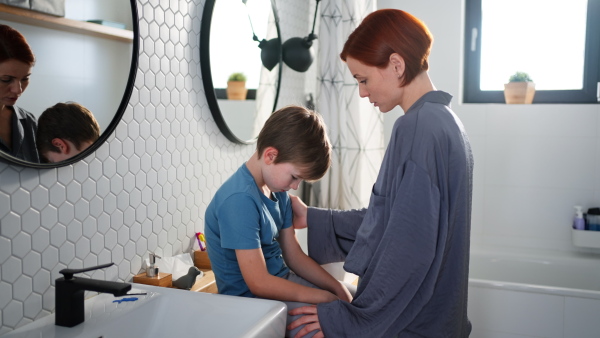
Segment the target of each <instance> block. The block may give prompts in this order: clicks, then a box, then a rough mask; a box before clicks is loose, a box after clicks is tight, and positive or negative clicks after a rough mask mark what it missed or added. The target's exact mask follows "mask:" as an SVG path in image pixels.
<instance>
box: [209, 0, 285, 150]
mask: <svg viewBox="0 0 600 338" xmlns="http://www.w3.org/2000/svg"><path fill="white" fill-rule="evenodd" d="M211 5H214V7H212V11H210V6H211ZM272 6H273V4H272V2H271V1H270V0H247V1H215V0H213V1H210V0H209V1H207V3H206V7H205V14H206V13H212V17H211V18H210V19H209V20H207V21H206V22H208V23H209V26H203V27H202V29H203V31H204V32H203V36H206V35H205V34H206V32H205V31H209V39H207V40H208V41H209V43H208V44H207V43H206V40H204V39H203V40H201V48H202V51H201V57H203V55H204V58H203V60H202V63H203V67H206V63H209V66H210V72H208V73H210V76H209V77H206V74H207V72H204V69H205V68H203V75H204V76H203V80H204V81H205V89H206V95H207V100H208V101H209V105H210V106H211V112H212V113H213V116H214V115H216V116H215V120H216V121H217V123H218V124H219V121H220V119H222V122H223V125H221V124H219V127H220V128H221V131H222V132H223V133H224V134H225V135H226V136H227V137H228V138H229V139H230V140H231V141H234V142H238V143H249V142H252V141H254V140H255V138H256V137H257V136H258V132H259V131H260V129H261V128H262V126H263V124H264V122H265V121H266V119H267V118H268V117H269V115H270V114H271V113H272V112H273V110H274V109H275V106H276V104H277V96H278V94H279V80H280V76H281V66H280V61H281V52H280V45H281V42H280V40H279V31H278V23H277V20H276V14H275V13H274V12H273V10H272V9H273V7H272ZM206 22H205V21H204V20H203V24H205V23H206ZM232 23H233V24H232ZM203 44H204V45H203ZM273 44H276V46H275V47H277V48H276V51H277V52H276V54H275V62H267V61H265V59H264V57H265V53H264V51H265V48H270V47H273ZM261 49H262V50H261ZM261 53H262V56H263V59H261ZM206 54H208V55H209V58H206ZM207 59H208V60H207ZM271 59H272V58H271ZM265 62H267V63H268V65H266V66H263V64H264V63H265ZM267 67H269V68H271V69H268V68H267ZM207 80H208V81H210V83H209V84H207V83H206V81H207ZM244 82H245V83H244ZM234 86H242V89H241V90H240V92H241V94H240V95H241V96H240V97H236V96H235V93H234V92H235V91H236V89H234ZM212 89H214V90H212ZM213 91H214V94H215V97H212V92H213ZM244 93H245V94H244Z"/></svg>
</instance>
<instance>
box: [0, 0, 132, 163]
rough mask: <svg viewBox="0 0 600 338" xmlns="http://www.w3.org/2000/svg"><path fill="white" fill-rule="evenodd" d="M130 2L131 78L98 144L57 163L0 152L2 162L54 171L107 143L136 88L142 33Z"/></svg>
mask: <svg viewBox="0 0 600 338" xmlns="http://www.w3.org/2000/svg"><path fill="white" fill-rule="evenodd" d="M129 2H130V4H131V22H132V29H133V50H132V53H131V54H132V55H131V66H130V68H129V78H128V79H127V85H126V86H125V92H124V93H123V98H122V99H121V104H119V108H118V109H117V112H116V113H115V116H114V117H113V119H112V120H111V122H110V124H109V125H108V127H107V128H106V130H104V132H103V133H102V134H101V135H100V137H99V138H98V140H96V142H94V143H93V144H92V145H91V146H89V147H88V148H87V149H85V150H84V151H82V152H81V153H79V154H77V155H75V156H73V157H71V158H68V159H66V160H64V161H60V162H56V163H34V162H29V161H25V160H22V159H20V158H17V157H14V156H11V155H9V154H6V153H4V152H3V151H0V160H2V161H4V162H6V163H9V164H15V165H20V166H23V167H29V168H37V169H52V168H59V167H64V166H68V165H71V164H73V163H76V162H79V161H81V160H83V159H84V158H86V157H87V156H89V155H90V154H91V153H93V152H95V151H96V149H98V148H99V147H100V146H101V145H102V144H104V142H106V140H107V139H108V137H109V136H110V135H112V133H113V132H114V131H115V129H116V128H117V125H118V124H119V122H121V119H122V118H123V114H124V113H125V109H127V105H128V104H129V99H130V98H131V93H132V92H133V87H134V83H135V75H136V73H137V68H138V59H139V39H140V33H139V23H138V20H139V18H138V11H137V0H129Z"/></svg>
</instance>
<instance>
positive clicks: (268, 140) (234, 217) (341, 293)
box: [205, 106, 352, 322]
mask: <svg viewBox="0 0 600 338" xmlns="http://www.w3.org/2000/svg"><path fill="white" fill-rule="evenodd" d="M256 149H257V150H256V152H255V153H254V154H253V155H252V157H251V158H250V159H249V160H248V161H247V162H246V163H245V164H243V165H242V166H241V167H240V168H239V169H238V170H237V172H236V173H234V174H233V176H231V177H230V178H229V179H228V180H227V181H226V182H225V183H224V184H223V185H222V186H221V187H220V188H219V190H218V191H217V193H216V194H215V196H214V197H213V200H212V201H211V202H210V204H209V205H208V207H207V210H206V217H205V233H206V240H207V250H208V256H209V258H210V261H211V265H212V268H213V271H214V273H215V279H216V282H217V287H218V289H219V293H221V294H228V295H236V296H245V297H260V298H268V299H275V300H280V301H284V302H286V304H287V305H288V310H289V309H290V307H296V306H297V304H295V303H288V302H302V303H310V304H316V303H323V302H330V301H334V300H338V299H340V300H344V301H347V302H351V301H352V295H351V293H350V291H349V290H348V288H347V286H346V285H344V284H343V283H342V282H340V281H338V280H336V279H334V278H333V277H332V276H331V275H330V274H329V273H328V272H326V271H325V270H324V269H323V268H322V267H321V266H320V265H319V264H317V263H316V262H315V261H313V260H312V259H311V258H309V257H308V256H307V255H306V254H305V253H304V252H303V251H302V249H301V248H300V245H299V244H298V240H297V239H296V235H295V232H294V229H293V227H292V226H291V225H292V209H291V202H290V197H289V195H288V193H287V190H289V189H297V188H298V186H299V185H300V182H301V181H302V180H307V181H315V180H318V179H320V178H321V177H323V175H324V174H325V172H326V171H327V170H328V169H329V166H330V164H331V159H330V156H331V145H330V143H329V139H328V138H327V132H326V129H325V125H324V123H323V120H322V118H321V117H320V116H319V115H318V114H316V113H315V112H312V111H310V110H308V109H306V108H303V107H299V106H288V107H284V108H282V109H280V110H278V111H276V112H274V113H273V114H272V115H271V116H270V117H269V119H268V120H267V121H266V122H265V125H264V126H263V128H262V130H261V131H260V133H259V135H258V141H257V144H256ZM350 287H351V286H350ZM289 321H290V318H288V322H289Z"/></svg>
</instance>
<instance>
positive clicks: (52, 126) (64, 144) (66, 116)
mask: <svg viewBox="0 0 600 338" xmlns="http://www.w3.org/2000/svg"><path fill="white" fill-rule="evenodd" d="M99 137H100V125H98V121H96V118H95V117H94V114H92V112H91V111H90V110H89V109H87V108H86V107H84V106H82V105H80V104H79V103H77V102H67V103H62V102H61V103H57V104H55V105H54V106H52V107H50V108H48V109H46V110H44V112H43V113H42V115H41V116H40V118H39V119H38V128H37V132H36V145H37V149H38V152H39V155H40V159H41V160H42V162H50V163H56V162H61V161H64V160H67V159H69V158H71V157H73V156H75V155H77V154H79V153H81V152H82V151H84V150H85V149H87V148H89V146H91V145H92V144H93V143H94V142H96V140H98V138H99Z"/></svg>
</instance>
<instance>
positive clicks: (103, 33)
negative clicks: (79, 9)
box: [0, 4, 133, 42]
mask: <svg viewBox="0 0 600 338" xmlns="http://www.w3.org/2000/svg"><path fill="white" fill-rule="evenodd" d="M0 20H6V21H11V22H18V23H22V24H27V25H31V26H38V27H44V28H49V29H55V30H60V31H65V32H71V33H77V34H84V35H91V36H95V37H101V38H105V39H112V40H117V41H122V42H132V41H133V32H132V31H130V30H126V29H120V28H115V27H110V26H105V25H100V24H96V23H91V22H86V21H78V20H72V19H67V18H62V17H56V16H52V15H48V14H44V13H39V12H35V11H30V10H27V9H24V8H19V7H13V6H8V5H4V4H0Z"/></svg>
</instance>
